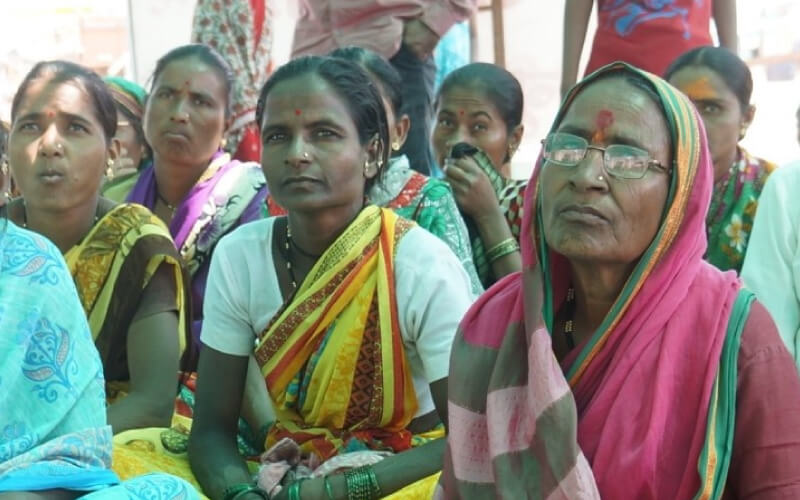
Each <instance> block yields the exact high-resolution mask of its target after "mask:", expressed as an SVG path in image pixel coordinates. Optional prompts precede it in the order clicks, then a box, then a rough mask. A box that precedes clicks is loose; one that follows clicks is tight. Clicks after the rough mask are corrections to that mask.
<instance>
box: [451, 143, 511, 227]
mask: <svg viewBox="0 0 800 500" xmlns="http://www.w3.org/2000/svg"><path fill="white" fill-rule="evenodd" d="M444 175H445V179H446V180H447V182H448V183H449V184H450V187H451V188H452V189H453V196H454V197H455V199H456V203H458V208H460V209H461V211H462V212H464V213H465V214H466V215H469V216H470V217H472V218H473V219H479V218H483V217H487V216H492V215H496V212H500V203H499V201H498V200H497V194H495V192H494V187H493V186H492V183H491V181H490V180H489V176H487V175H486V174H485V173H484V172H483V170H481V168H480V167H479V166H478V163H477V162H476V161H475V160H474V159H473V158H471V157H464V158H458V159H451V158H448V159H446V160H445V164H444Z"/></svg>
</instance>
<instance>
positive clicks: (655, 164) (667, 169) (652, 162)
mask: <svg viewBox="0 0 800 500" xmlns="http://www.w3.org/2000/svg"><path fill="white" fill-rule="evenodd" d="M556 134H564V135H570V136H572V137H576V138H578V139H581V140H582V141H583V142H585V143H586V147H585V148H584V152H583V156H582V157H581V159H580V160H578V161H576V162H575V164H574V165H569V164H564V163H562V162H558V161H556V160H551V159H550V158H548V153H547V151H546V145H545V143H546V142H547V139H549V138H550V137H552V136H554V135H556ZM540 142H541V144H542V157H543V158H544V159H545V161H550V162H553V163H555V164H556V165H558V166H559V167H577V166H578V164H579V163H580V162H582V161H583V160H585V159H586V155H587V154H588V153H589V150H590V149H594V150H595V151H600V152H602V153H603V155H602V159H603V172H605V173H606V175H608V176H609V177H613V178H615V179H626V180H628V179H630V180H639V179H643V178H644V176H645V175H646V174H647V171H648V170H649V169H651V168H652V169H653V170H656V171H658V172H662V173H664V174H667V175H670V174H671V173H672V168H673V165H662V164H661V162H660V161H658V160H656V159H653V158H652V157H650V158H649V159H648V160H647V168H645V169H644V170H642V175H641V176H640V177H622V176H620V175H616V174H613V173H611V172H610V171H609V170H608V165H607V164H606V153H607V150H608V148H611V147H614V146H624V147H629V148H634V149H638V150H640V151H643V152H645V153H647V155H648V156H650V153H649V152H648V151H647V150H645V149H642V148H638V147H636V146H630V145H627V144H609V145H608V146H606V147H600V146H595V145H593V144H590V143H589V141H587V140H586V139H585V138H583V137H581V136H579V135H575V134H570V133H569V132H553V133H552V134H548V136H547V137H545V138H544V139H542V140H541V141H540Z"/></svg>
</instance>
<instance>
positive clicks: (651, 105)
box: [540, 78, 672, 265]
mask: <svg viewBox="0 0 800 500" xmlns="http://www.w3.org/2000/svg"><path fill="white" fill-rule="evenodd" d="M557 131H558V132H564V133H570V134H573V135H577V136H580V137H583V138H584V139H586V140H587V141H588V142H589V144H590V145H592V146H598V147H607V146H609V145H611V144H621V145H627V146H634V147H637V148H640V149H643V150H645V151H647V152H649V153H650V155H651V158H652V159H654V160H657V161H658V162H660V163H661V164H662V165H670V164H671V161H672V157H671V153H670V140H669V132H668V129H667V124H666V120H665V119H664V116H663V112H662V111H661V109H660V108H659V106H658V105H656V103H655V102H654V101H653V100H652V98H651V97H650V96H648V95H647V94H646V93H645V92H644V91H642V90H641V89H638V88H636V87H634V86H633V85H631V84H630V83H628V82H626V81H625V80H623V79H621V78H612V79H607V80H601V81H599V82H597V83H594V84H590V85H589V86H588V87H586V88H585V89H584V90H583V91H582V92H581V93H580V94H579V95H578V96H577V97H576V98H575V99H574V101H573V102H572V104H571V105H570V107H569V110H568V111H567V113H566V115H565V116H564V118H563V120H562V121H561V123H560V124H559V126H558V129H557ZM540 188H541V200H542V218H543V223H544V236H545V239H546V241H547V244H548V245H549V246H550V247H551V248H552V249H553V250H555V251H556V252H558V253H560V254H562V255H564V256H565V257H567V258H568V259H570V260H571V261H576V260H583V261H588V262H592V263H598V264H610V265H629V264H633V263H635V262H636V261H637V260H638V259H639V257H640V256H641V255H642V253H644V251H645V250H646V249H647V247H648V246H649V245H650V243H651V242H652V240H653V238H654V237H655V235H656V232H657V231H658V228H659V226H660V224H661V218H662V213H663V212H664V208H665V205H666V200H667V194H668V191H669V176H668V175H666V174H665V173H663V172H661V171H659V170H655V169H650V170H648V171H647V172H646V173H645V175H644V177H642V178H641V179H619V178H615V177H611V176H609V175H608V173H607V172H606V171H605V169H604V167H603V153H602V152H600V151H596V150H592V149H589V150H588V151H587V153H586V156H585V157H584V159H583V160H582V161H581V162H580V163H578V165H577V166H574V167H564V166H560V165H556V164H554V163H551V162H549V161H548V162H545V164H544V167H543V170H542V172H541V186H540Z"/></svg>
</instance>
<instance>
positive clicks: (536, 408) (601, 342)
mask: <svg viewBox="0 0 800 500" xmlns="http://www.w3.org/2000/svg"><path fill="white" fill-rule="evenodd" d="M612 74H613V75H614V76H617V75H618V76H620V77H623V78H636V79H638V80H639V81H640V82H642V84H646V85H648V86H650V87H651V88H652V90H653V91H654V92H655V94H657V96H658V104H659V107H660V108H661V110H662V111H663V114H664V117H665V119H666V122H667V128H668V130H669V133H670V138H671V146H672V150H671V153H672V159H673V171H672V174H671V180H670V189H669V194H668V197H667V201H666V207H665V211H664V215H663V219H662V223H661V227H660V228H659V230H658V232H657V233H656V235H655V237H654V239H653V241H652V242H651V244H650V246H649V247H648V248H647V250H646V251H645V253H644V254H643V255H642V257H641V258H640V260H639V262H638V264H637V265H636V266H635V268H634V269H633V271H632V272H631V274H630V276H629V278H628V281H627V283H626V284H625V285H624V287H623V289H622V291H621V293H620V295H619V296H618V297H617V300H616V301H615V303H614V304H613V305H612V307H611V309H610V310H609V312H608V313H607V316H606V318H605V319H604V320H603V322H602V323H601V325H600V326H599V327H598V329H597V331H596V332H595V333H594V334H593V335H592V336H591V337H589V339H588V340H587V341H585V342H584V343H583V344H581V345H579V346H578V347H577V348H576V349H574V350H573V352H572V353H570V354H569V355H568V356H567V357H566V359H565V360H563V362H562V364H561V365H560V364H559V363H558V362H557V361H556V359H555V356H554V355H553V352H552V348H551V343H550V332H552V331H553V327H554V323H555V315H556V313H557V312H558V310H559V309H560V308H561V306H562V304H563V303H564V300H565V297H566V293H567V290H568V288H569V287H570V286H571V284H572V283H571V282H572V278H571V275H570V273H571V271H570V266H569V262H568V261H567V259H566V258H565V257H564V256H561V255H559V254H557V253H555V252H554V251H553V250H552V249H551V248H549V247H548V246H547V244H546V240H545V238H544V231H543V224H542V219H541V214H540V213H539V212H540V197H539V189H540V188H539V184H538V180H539V174H540V173H541V171H542V168H543V161H542V160H541V159H540V160H539V162H538V164H537V167H536V169H535V170H534V175H533V178H532V179H531V182H530V183H529V185H528V186H529V187H528V189H527V191H526V193H525V206H524V210H523V223H522V236H521V247H522V256H523V271H522V272H521V273H518V274H515V275H511V276H507V277H506V278H504V279H503V280H501V281H500V282H498V283H497V284H496V285H495V286H494V287H492V288H491V289H490V290H489V291H488V292H487V293H486V294H484V295H483V296H482V297H481V298H480V299H479V300H478V302H476V303H475V304H474V306H473V307H472V309H470V311H469V312H468V313H467V315H466V316H465V318H464V320H463V322H462V324H461V328H460V331H459V334H458V336H457V338H456V341H455V344H454V347H453V351H452V358H451V365H450V366H451V368H450V370H451V372H450V377H449V391H450V392H449V398H450V405H449V419H450V426H449V436H448V446H447V451H446V456H445V463H444V471H443V474H442V479H441V481H440V485H439V488H438V490H437V497H438V498H448V499H453V498H542V499H550V498H553V499H555V498H564V499H567V498H570V499H573V498H574V499H578V498H580V499H587V498H588V499H591V498H600V496H602V498H604V499H626V498H637V499H670V500H672V499H676V498H677V499H691V498H703V499H712V498H713V499H718V498H719V497H720V496H721V494H722V490H723V487H724V485H725V482H726V478H727V467H728V464H729V461H730V452H731V449H732V442H733V419H734V416H735V409H736V361H737V356H738V348H739V339H740V337H741V332H742V329H743V325H744V322H745V320H746V318H747V314H748V312H749V306H750V303H751V302H752V295H751V294H749V292H743V291H742V289H741V285H740V283H739V281H738V279H737V278H736V276H735V274H733V273H722V272H720V271H719V270H717V269H715V268H714V267H712V266H711V265H709V264H707V263H705V262H704V261H703V254H704V253H705V250H706V232H705V216H706V212H707V210H708V204H709V200H710V197H711V188H712V184H713V171H712V166H711V159H710V155H709V153H708V148H707V144H706V137H705V133H704V131H703V129H702V123H701V121H700V120H699V118H698V117H697V115H696V112H695V111H694V108H693V106H692V105H691V103H690V102H689V101H688V99H686V98H685V97H684V96H683V95H682V94H681V93H680V92H678V91H677V90H676V89H674V88H672V87H671V86H669V85H668V84H667V83H666V82H664V81H663V80H661V79H660V78H658V77H656V76H654V75H651V74H649V73H646V72H643V71H641V70H638V69H636V68H633V67H631V66H629V65H627V64H624V63H614V64H611V65H609V66H606V67H604V68H602V69H600V70H599V71H597V72H596V73H594V74H592V75H590V76H589V77H587V78H586V79H584V80H583V81H582V82H581V83H579V84H578V85H577V86H576V87H575V88H574V89H573V90H572V91H571V92H570V94H569V95H568V96H567V98H566V100H565V102H564V104H562V108H561V109H560V111H559V113H558V115H557V117H556V119H555V122H554V126H553V130H556V129H557V127H558V126H559V124H560V122H561V120H562V118H563V117H564V115H565V114H566V112H567V110H568V108H569V106H570V104H571V103H572V101H573V100H574V99H575V97H576V96H577V95H578V93H580V92H581V91H582V90H583V89H585V88H586V87H587V86H588V85H592V84H593V83H594V82H597V81H598V79H601V78H606V77H608V76H611V75H612ZM622 88H623V89H625V87H622ZM697 332H703V335H697ZM634 374H635V375H634Z"/></svg>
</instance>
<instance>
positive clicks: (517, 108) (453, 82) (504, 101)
mask: <svg viewBox="0 0 800 500" xmlns="http://www.w3.org/2000/svg"><path fill="white" fill-rule="evenodd" d="M456 87H459V88H470V89H475V90H480V91H482V92H484V93H485V94H486V97H488V98H489V100H490V101H491V102H492V104H493V105H494V107H495V108H497V111H499V112H500V116H501V117H502V118H503V121H504V122H505V123H506V127H507V129H508V131H509V132H511V131H512V130H514V128H515V127H516V126H517V125H519V124H520V123H522V107H523V103H524V101H523V97H522V87H520V85H519V81H518V80H517V79H516V78H515V77H514V75H512V74H511V73H509V72H508V71H506V70H504V69H503V68H501V67H499V66H495V65H494V64H489V63H472V64H467V65H466V66H462V67H460V68H458V69H457V70H455V71H453V72H452V73H450V74H449V75H447V78H445V79H444V81H443V82H442V86H441V88H439V93H438V94H437V95H436V107H439V102H440V100H441V98H442V96H443V95H444V94H445V93H447V92H449V91H450V90H451V89H453V88H456Z"/></svg>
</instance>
